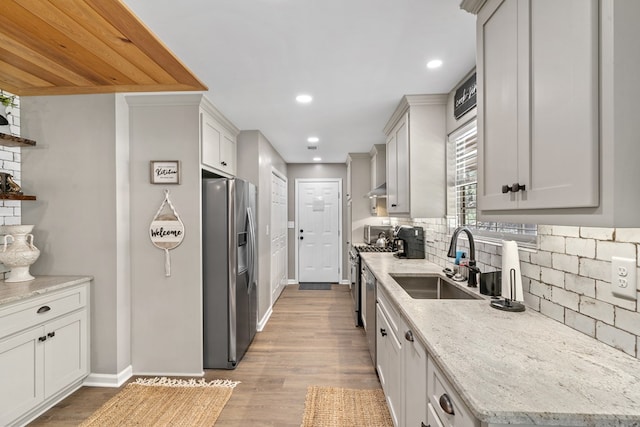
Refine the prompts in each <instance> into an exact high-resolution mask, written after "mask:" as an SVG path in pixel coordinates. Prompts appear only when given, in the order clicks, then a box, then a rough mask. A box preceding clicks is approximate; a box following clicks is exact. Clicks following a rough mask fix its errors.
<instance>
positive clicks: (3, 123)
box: [0, 94, 16, 134]
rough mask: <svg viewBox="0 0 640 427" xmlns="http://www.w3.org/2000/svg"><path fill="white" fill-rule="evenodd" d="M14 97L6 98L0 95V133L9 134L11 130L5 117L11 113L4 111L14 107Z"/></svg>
mask: <svg viewBox="0 0 640 427" xmlns="http://www.w3.org/2000/svg"><path fill="white" fill-rule="evenodd" d="M15 99H16V96H15V95H11V96H7V95H4V94H0V132H2V133H6V134H10V133H11V130H10V128H9V120H7V116H8V115H9V114H11V113H8V112H7V111H6V109H7V107H15V106H16V103H15Z"/></svg>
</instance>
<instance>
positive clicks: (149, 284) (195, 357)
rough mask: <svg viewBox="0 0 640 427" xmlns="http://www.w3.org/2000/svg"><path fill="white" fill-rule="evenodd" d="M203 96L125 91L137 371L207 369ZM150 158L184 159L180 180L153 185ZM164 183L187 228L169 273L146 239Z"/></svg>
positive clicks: (158, 252) (194, 372)
mask: <svg viewBox="0 0 640 427" xmlns="http://www.w3.org/2000/svg"><path fill="white" fill-rule="evenodd" d="M201 98H202V95H149V96H135V95H133V96H132V95H129V96H126V99H127V102H128V103H129V108H130V119H131V120H130V125H131V184H130V185H131V282H132V298H131V303H132V324H131V326H132V331H131V338H132V354H131V358H132V363H133V370H134V373H137V374H142V373H146V374H155V373H162V374H183V375H198V374H200V373H202V309H201V307H202V266H201V265H202V263H201V258H202V255H201V247H202V239H201V234H202V232H201V223H200V217H201V202H200V200H201V171H200V150H199V146H200V143H199V129H200V126H199V105H200V100H201ZM151 160H179V161H180V162H181V170H182V171H181V183H180V185H167V186H164V185H153V184H151V183H150V182H149V161H151ZM165 189H168V190H170V199H171V202H172V203H173V205H174V207H175V208H176V210H177V212H178V215H179V216H180V219H181V220H182V222H183V223H184V227H185V238H184V240H183V242H182V244H181V245H180V246H178V247H177V248H176V249H173V250H171V251H170V254H171V277H165V269H164V252H163V251H162V250H161V249H158V248H156V247H155V246H153V244H152V243H151V241H150V239H149V225H150V223H151V221H152V220H153V218H154V216H155V214H156V212H157V210H158V208H159V207H160V204H161V203H162V201H163V199H164V190H165Z"/></svg>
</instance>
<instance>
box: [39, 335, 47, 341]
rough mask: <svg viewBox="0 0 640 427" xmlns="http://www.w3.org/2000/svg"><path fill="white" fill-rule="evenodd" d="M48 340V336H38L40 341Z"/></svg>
mask: <svg viewBox="0 0 640 427" xmlns="http://www.w3.org/2000/svg"><path fill="white" fill-rule="evenodd" d="M46 340H47V337H46V336H45V337H38V341H40V342H44V341H46Z"/></svg>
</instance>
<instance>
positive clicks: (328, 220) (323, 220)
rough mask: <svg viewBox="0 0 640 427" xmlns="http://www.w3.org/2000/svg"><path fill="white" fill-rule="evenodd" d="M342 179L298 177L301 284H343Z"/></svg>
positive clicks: (298, 251) (298, 245)
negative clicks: (341, 281)
mask: <svg viewBox="0 0 640 427" xmlns="http://www.w3.org/2000/svg"><path fill="white" fill-rule="evenodd" d="M340 188H342V179H339V178H325V179H296V224H297V229H296V253H297V265H296V270H297V271H296V275H297V277H298V282H299V283H305V282H318V283H339V282H340V277H341V271H340V270H341V268H340V267H341V265H342V263H341V260H342V245H341V244H340V239H341V234H342V233H341V231H342V230H341V228H342V227H341V224H342V200H341V197H340Z"/></svg>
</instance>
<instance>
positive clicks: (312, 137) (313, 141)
mask: <svg viewBox="0 0 640 427" xmlns="http://www.w3.org/2000/svg"><path fill="white" fill-rule="evenodd" d="M318 141H320V138H318V137H317V136H310V137H309V138H307V142H311V143H315V142H318Z"/></svg>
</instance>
